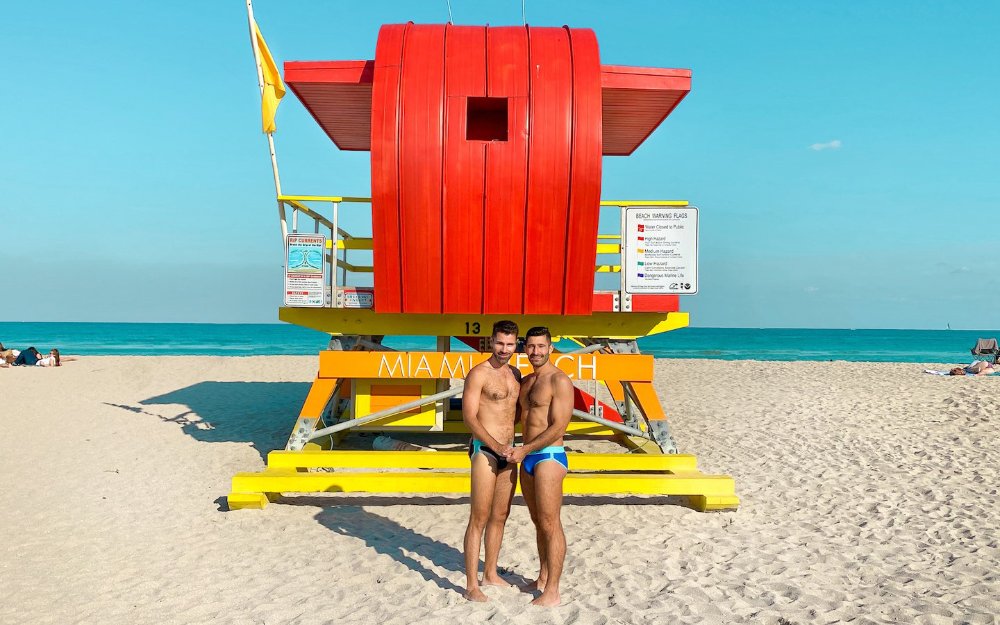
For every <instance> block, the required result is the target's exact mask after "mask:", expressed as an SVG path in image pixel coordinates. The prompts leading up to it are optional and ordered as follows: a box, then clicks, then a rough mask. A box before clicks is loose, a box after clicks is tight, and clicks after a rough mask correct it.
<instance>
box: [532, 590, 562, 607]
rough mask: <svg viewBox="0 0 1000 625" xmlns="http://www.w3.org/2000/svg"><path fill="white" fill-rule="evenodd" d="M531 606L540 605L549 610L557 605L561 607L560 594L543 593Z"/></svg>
mask: <svg viewBox="0 0 1000 625" xmlns="http://www.w3.org/2000/svg"><path fill="white" fill-rule="evenodd" d="M531 605H540V606H545V607H547V608H554V607H556V606H557V605H559V593H557V592H543V593H542V594H540V595H539V596H538V597H537V598H535V600H534V601H532V602H531Z"/></svg>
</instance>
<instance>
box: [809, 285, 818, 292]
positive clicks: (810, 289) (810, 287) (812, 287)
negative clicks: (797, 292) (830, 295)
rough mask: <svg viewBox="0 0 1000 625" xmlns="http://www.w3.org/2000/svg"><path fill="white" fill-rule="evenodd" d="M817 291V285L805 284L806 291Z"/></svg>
mask: <svg viewBox="0 0 1000 625" xmlns="http://www.w3.org/2000/svg"><path fill="white" fill-rule="evenodd" d="M817 291H819V287H818V286H807V287H806V293H815V292H817Z"/></svg>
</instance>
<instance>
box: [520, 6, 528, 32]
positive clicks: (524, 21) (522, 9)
mask: <svg viewBox="0 0 1000 625" xmlns="http://www.w3.org/2000/svg"><path fill="white" fill-rule="evenodd" d="M521 25H522V26H527V25H528V20H526V19H524V0H521Z"/></svg>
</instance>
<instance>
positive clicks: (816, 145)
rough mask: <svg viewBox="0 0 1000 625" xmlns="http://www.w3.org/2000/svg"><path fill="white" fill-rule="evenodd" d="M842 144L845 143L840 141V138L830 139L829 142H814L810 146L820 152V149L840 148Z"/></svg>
mask: <svg viewBox="0 0 1000 625" xmlns="http://www.w3.org/2000/svg"><path fill="white" fill-rule="evenodd" d="M842 145H844V144H843V143H841V142H840V139H834V140H833V141H829V142H827V143H814V144H812V145H810V146H809V149H810V150H815V151H816V152H819V151H820V150H839V149H840V147H841V146H842Z"/></svg>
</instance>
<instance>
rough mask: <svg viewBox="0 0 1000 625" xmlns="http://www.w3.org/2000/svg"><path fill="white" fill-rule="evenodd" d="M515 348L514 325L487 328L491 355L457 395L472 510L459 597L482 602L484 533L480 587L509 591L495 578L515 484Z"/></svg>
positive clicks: (506, 323) (517, 374) (518, 380)
mask: <svg viewBox="0 0 1000 625" xmlns="http://www.w3.org/2000/svg"><path fill="white" fill-rule="evenodd" d="M516 349H517V324H516V323H514V322H513V321H498V322H496V323H495V324H494V325H493V348H492V350H493V354H492V355H491V356H490V358H489V359H488V360H486V361H485V362H483V363H480V364H478V365H476V366H475V367H473V368H472V370H471V371H469V374H468V375H467V376H466V377H465V390H464V391H463V392H462V418H463V420H464V421H465V425H466V426H467V427H468V428H469V431H470V432H472V440H471V441H470V443H469V458H470V461H471V463H472V488H471V493H472V494H471V504H472V510H471V513H470V514H469V526H468V527H467V528H466V530H465V575H466V578H467V581H466V589H465V598H466V599H468V600H469V601H487V600H488V599H487V597H486V595H485V594H483V591H482V589H481V588H480V582H479V548H480V545H481V544H482V542H483V530H484V529H485V533H486V563H485V566H484V568H483V581H482V585H484V586H510V584H509V583H507V582H506V581H504V579H503V578H502V577H500V575H499V574H497V558H498V557H499V555H500V543H501V541H502V540H503V529H504V525H505V524H506V523H507V517H508V516H509V515H510V502H511V500H512V499H513V498H514V488H515V487H516V485H517V465H516V464H515V463H513V462H509V461H508V460H507V459H506V457H505V456H506V455H507V454H509V453H510V452H511V451H513V447H511V444H512V443H513V442H514V420H515V418H516V412H517V397H518V391H519V390H520V384H521V373H520V372H519V371H518V370H517V368H516V367H512V366H511V365H509V364H508V362H509V361H510V359H511V357H512V356H513V355H514V352H515V351H516Z"/></svg>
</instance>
